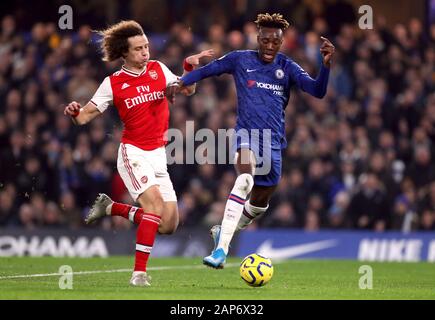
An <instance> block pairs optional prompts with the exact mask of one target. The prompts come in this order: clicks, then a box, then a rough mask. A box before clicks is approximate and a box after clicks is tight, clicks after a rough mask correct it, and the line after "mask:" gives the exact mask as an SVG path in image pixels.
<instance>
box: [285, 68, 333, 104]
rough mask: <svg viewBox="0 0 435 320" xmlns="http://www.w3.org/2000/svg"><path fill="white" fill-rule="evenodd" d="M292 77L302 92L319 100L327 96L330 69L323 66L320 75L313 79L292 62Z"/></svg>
mask: <svg viewBox="0 0 435 320" xmlns="http://www.w3.org/2000/svg"><path fill="white" fill-rule="evenodd" d="M290 76H291V78H292V79H293V81H294V82H295V83H296V84H297V86H298V87H299V88H300V89H301V90H303V91H305V92H307V93H309V94H311V95H312V96H315V97H317V98H323V97H324V96H325V94H326V89H327V87H328V79H329V68H326V67H325V66H324V65H323V64H322V66H321V68H320V72H319V75H318V76H317V78H316V79H313V78H311V77H310V75H309V74H308V73H307V72H306V71H305V70H304V69H302V68H301V67H300V66H299V65H298V64H297V63H296V62H293V61H292V62H291V64H290Z"/></svg>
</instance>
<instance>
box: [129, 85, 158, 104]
mask: <svg viewBox="0 0 435 320" xmlns="http://www.w3.org/2000/svg"><path fill="white" fill-rule="evenodd" d="M136 90H137V92H138V95H137V96H135V97H134V98H127V99H125V100H124V102H125V105H126V106H127V108H128V109H131V108H133V107H135V106H137V105H138V104H141V103H147V102H153V101H156V100H161V99H164V98H165V92H164V91H153V92H150V86H138V87H136Z"/></svg>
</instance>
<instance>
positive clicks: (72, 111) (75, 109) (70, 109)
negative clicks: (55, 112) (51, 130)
mask: <svg viewBox="0 0 435 320" xmlns="http://www.w3.org/2000/svg"><path fill="white" fill-rule="evenodd" d="M81 107H82V106H81V105H80V103H78V102H75V101H73V102H71V103H70V104H69V105H67V106H66V107H65V110H63V114H64V115H66V116H70V117H77V116H78V115H79V113H80V109H81Z"/></svg>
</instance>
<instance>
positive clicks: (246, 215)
mask: <svg viewBox="0 0 435 320" xmlns="http://www.w3.org/2000/svg"><path fill="white" fill-rule="evenodd" d="M268 208H269V205H267V207H265V208H262V207H256V206H253V205H252V204H251V203H250V202H249V200H248V201H246V202H245V205H244V207H243V211H242V215H241V216H240V219H239V223H238V224H237V231H239V230H243V229H245V228H246V227H247V226H248V225H249V224H251V223H252V221H254V220H255V219H258V218H259V217H261V216H262V215H263V214H264V213H265V212H266V211H267V209H268Z"/></svg>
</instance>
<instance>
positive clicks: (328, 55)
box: [320, 37, 335, 68]
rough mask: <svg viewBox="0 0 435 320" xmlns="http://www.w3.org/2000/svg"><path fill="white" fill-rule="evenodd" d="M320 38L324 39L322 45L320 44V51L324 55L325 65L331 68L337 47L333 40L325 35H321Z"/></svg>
mask: <svg viewBox="0 0 435 320" xmlns="http://www.w3.org/2000/svg"><path fill="white" fill-rule="evenodd" d="M320 39H322V41H323V43H322V45H321V46H320V53H321V54H322V56H323V65H324V66H325V67H327V68H329V67H330V66H331V61H332V56H333V55H334V52H335V47H334V45H333V44H332V43H331V41H329V40H328V39H326V38H325V37H320Z"/></svg>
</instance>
